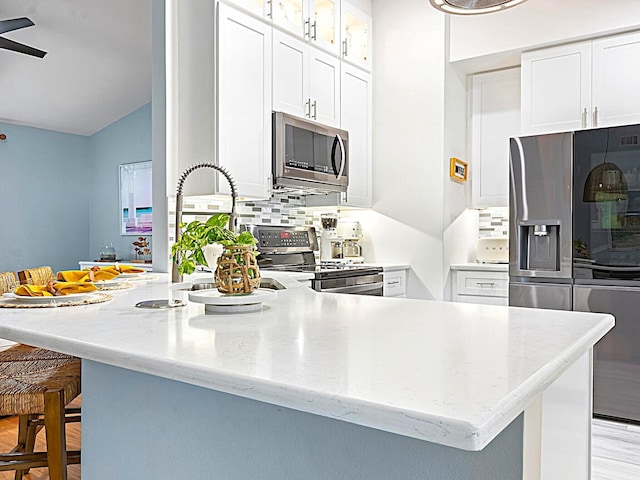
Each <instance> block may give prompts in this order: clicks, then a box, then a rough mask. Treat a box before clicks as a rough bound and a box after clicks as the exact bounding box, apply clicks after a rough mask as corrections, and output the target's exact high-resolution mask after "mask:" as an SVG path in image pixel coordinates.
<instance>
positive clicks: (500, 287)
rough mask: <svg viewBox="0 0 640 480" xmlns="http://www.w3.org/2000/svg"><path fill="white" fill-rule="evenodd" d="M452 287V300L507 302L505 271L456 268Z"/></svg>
mask: <svg viewBox="0 0 640 480" xmlns="http://www.w3.org/2000/svg"><path fill="white" fill-rule="evenodd" d="M452 287H453V291H452V295H451V298H452V300H453V301H454V302H461V303H484V304H487V305H508V304H509V274H508V272H506V271H505V272H499V271H481V270H456V271H455V272H454V275H453V282H452Z"/></svg>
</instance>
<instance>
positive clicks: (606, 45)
mask: <svg viewBox="0 0 640 480" xmlns="http://www.w3.org/2000/svg"><path fill="white" fill-rule="evenodd" d="M638 59H640V33H634V34H630V35H618V36H616V37H612V38H605V39H602V40H595V41H594V42H593V95H592V103H593V109H594V117H595V120H596V122H597V123H596V124H595V125H594V126H597V127H607V126H611V125H625V124H631V123H640V69H639V68H638Z"/></svg>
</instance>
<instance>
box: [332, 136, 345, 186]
mask: <svg viewBox="0 0 640 480" xmlns="http://www.w3.org/2000/svg"><path fill="white" fill-rule="evenodd" d="M336 145H340V170H339V171H337V170H338V169H337V168H336ZM331 163H332V164H333V173H334V174H335V175H336V178H338V179H339V178H340V177H342V173H343V172H344V166H345V163H346V154H345V151H344V142H343V141H342V137H341V136H340V134H336V138H335V139H334V140H333V148H332V149H331Z"/></svg>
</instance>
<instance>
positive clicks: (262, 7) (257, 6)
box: [232, 0, 271, 17]
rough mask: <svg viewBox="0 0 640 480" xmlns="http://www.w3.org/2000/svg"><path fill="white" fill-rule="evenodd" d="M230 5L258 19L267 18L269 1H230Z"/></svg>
mask: <svg viewBox="0 0 640 480" xmlns="http://www.w3.org/2000/svg"><path fill="white" fill-rule="evenodd" d="M232 3H234V4H235V5H237V6H239V7H240V8H243V9H244V10H247V11H249V12H251V13H254V14H256V15H258V16H260V17H267V16H269V7H270V4H271V1H270V0H232Z"/></svg>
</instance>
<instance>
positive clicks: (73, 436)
mask: <svg viewBox="0 0 640 480" xmlns="http://www.w3.org/2000/svg"><path fill="white" fill-rule="evenodd" d="M80 403H81V402H80V399H79V398H78V399H76V400H75V401H73V402H72V403H71V405H72V406H77V407H79V406H80ZM17 439H18V417H7V418H0V452H8V451H9V450H11V449H12V448H13V447H14V446H15V444H16V440H17ZM80 441H81V433H80V423H70V424H68V425H67V449H68V450H80ZM46 449H47V448H46V444H45V432H44V430H43V431H41V432H40V433H39V434H38V437H37V440H36V448H35V450H36V451H42V452H44V451H46ZM80 469H81V465H69V468H68V469H67V474H68V480H80ZM14 476H15V472H0V480H9V479H11V480H13V478H14ZM24 478H25V480H49V474H48V472H47V469H46V468H33V469H31V470H30V471H29V474H28V475H25V476H24Z"/></svg>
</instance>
